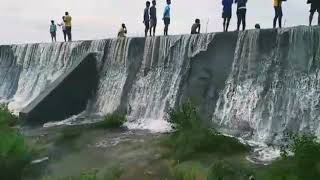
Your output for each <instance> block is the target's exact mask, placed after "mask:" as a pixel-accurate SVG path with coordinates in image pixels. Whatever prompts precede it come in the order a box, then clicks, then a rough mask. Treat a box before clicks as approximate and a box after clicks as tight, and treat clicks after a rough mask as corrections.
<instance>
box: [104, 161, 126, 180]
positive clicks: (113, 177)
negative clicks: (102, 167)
mask: <svg viewBox="0 0 320 180" xmlns="http://www.w3.org/2000/svg"><path fill="white" fill-rule="evenodd" d="M122 173H123V169H122V168H121V167H120V166H119V165H114V166H112V167H110V168H108V169H107V170H106V171H105V172H104V173H103V180H118V179H120V177H121V175H122Z"/></svg>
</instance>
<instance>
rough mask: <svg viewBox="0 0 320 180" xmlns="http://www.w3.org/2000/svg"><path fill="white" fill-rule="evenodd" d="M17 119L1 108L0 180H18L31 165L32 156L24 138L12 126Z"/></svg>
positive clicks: (4, 108)
mask: <svg viewBox="0 0 320 180" xmlns="http://www.w3.org/2000/svg"><path fill="white" fill-rule="evenodd" d="M16 121H17V117H16V116H14V115H12V114H11V113H10V111H9V110H8V109H7V108H6V107H4V106H1V108H0V170H1V173H0V179H4V180H5V179H8V180H16V179H17V180H18V179H20V178H21V176H22V173H23V169H24V168H25V166H26V165H27V164H28V163H29V161H30V158H31V155H30V151H29V149H28V147H27V145H26V143H25V139H24V137H23V136H22V135H21V134H20V133H19V131H18V130H16V129H14V128H12V127H11V126H12V125H14V124H15V122H16Z"/></svg>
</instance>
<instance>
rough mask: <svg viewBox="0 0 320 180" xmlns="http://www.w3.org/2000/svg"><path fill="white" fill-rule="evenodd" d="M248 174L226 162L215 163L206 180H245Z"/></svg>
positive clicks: (244, 170)
mask: <svg viewBox="0 0 320 180" xmlns="http://www.w3.org/2000/svg"><path fill="white" fill-rule="evenodd" d="M249 175H250V173H248V171H247V170H246V169H245V168H240V167H237V166H235V165H233V164H231V163H229V162H226V161H218V162H215V163H214V164H213V165H212V166H211V167H210V169H209V171H208V178H207V180H221V179H223V180H235V179H236V180H247V179H249Z"/></svg>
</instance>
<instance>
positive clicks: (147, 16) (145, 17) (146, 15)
mask: <svg viewBox="0 0 320 180" xmlns="http://www.w3.org/2000/svg"><path fill="white" fill-rule="evenodd" d="M149 10H150V1H147V2H146V8H145V9H144V12H143V24H144V26H145V30H144V36H145V37H147V36H148V31H149V29H150V13H149ZM150 34H151V31H150Z"/></svg>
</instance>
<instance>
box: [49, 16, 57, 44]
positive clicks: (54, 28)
mask: <svg viewBox="0 0 320 180" xmlns="http://www.w3.org/2000/svg"><path fill="white" fill-rule="evenodd" d="M50 35H51V40H52V42H57V25H55V24H54V20H51V25H50Z"/></svg>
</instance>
